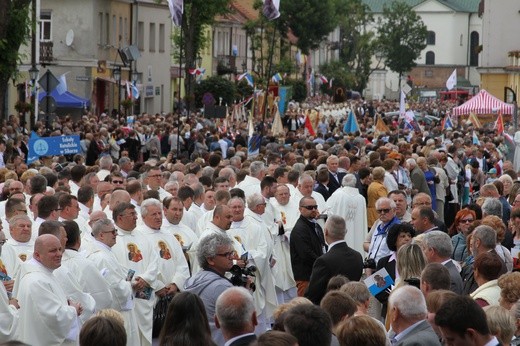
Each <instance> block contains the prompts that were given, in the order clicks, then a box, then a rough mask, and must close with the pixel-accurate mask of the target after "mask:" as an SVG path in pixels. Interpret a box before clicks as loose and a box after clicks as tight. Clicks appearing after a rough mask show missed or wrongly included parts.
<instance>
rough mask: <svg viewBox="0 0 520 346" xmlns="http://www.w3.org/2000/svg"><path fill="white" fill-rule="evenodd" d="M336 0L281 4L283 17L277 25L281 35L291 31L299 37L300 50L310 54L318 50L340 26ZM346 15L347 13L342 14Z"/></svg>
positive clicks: (298, 1) (302, 0)
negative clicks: (324, 40)
mask: <svg viewBox="0 0 520 346" xmlns="http://www.w3.org/2000/svg"><path fill="white" fill-rule="evenodd" d="M334 1H335V0H297V1H295V0H293V1H291V0H288V1H281V2H280V13H281V16H280V18H278V19H277V20H276V25H277V26H278V29H279V30H280V32H281V33H283V34H284V36H285V34H287V33H288V32H289V30H291V31H292V33H293V34H294V35H295V36H296V37H298V43H297V44H296V45H297V47H298V48H300V49H301V51H302V53H304V54H308V53H309V51H310V50H312V49H315V48H318V46H319V44H320V43H321V42H322V41H323V39H324V38H325V37H326V36H327V35H328V34H329V33H331V32H332V31H333V30H334V28H335V27H336V26H337V24H338V15H337V12H336V8H335V3H334ZM340 13H345V12H343V11H342V12H340Z"/></svg>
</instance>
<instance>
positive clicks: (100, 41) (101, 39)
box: [98, 12, 105, 45]
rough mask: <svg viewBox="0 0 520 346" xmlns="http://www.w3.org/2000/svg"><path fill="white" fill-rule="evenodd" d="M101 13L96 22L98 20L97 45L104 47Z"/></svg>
mask: <svg viewBox="0 0 520 346" xmlns="http://www.w3.org/2000/svg"><path fill="white" fill-rule="evenodd" d="M103 17H104V15H103V12H99V13H98V20H99V42H98V43H99V44H100V45H104V44H105V33H104V32H103V28H104V26H103Z"/></svg>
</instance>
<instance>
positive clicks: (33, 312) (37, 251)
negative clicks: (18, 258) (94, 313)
mask: <svg viewBox="0 0 520 346" xmlns="http://www.w3.org/2000/svg"><path fill="white" fill-rule="evenodd" d="M61 251H62V248H61V243H60V240H59V239H58V238H56V237H55V236H54V235H52V234H45V235H42V236H40V237H38V238H37V239H36V242H35V244H34V256H33V258H32V259H31V260H29V261H28V262H26V263H24V264H23V266H24V269H23V272H24V274H23V276H22V277H21V283H20V291H19V295H18V299H19V301H20V320H19V327H18V331H17V339H18V340H20V341H22V342H24V343H26V344H29V345H33V346H38V345H41V346H47V345H76V344H77V342H78V336H79V331H80V328H79V320H78V316H80V315H81V313H82V307H81V305H80V304H79V303H77V302H74V301H71V300H70V299H69V300H67V296H66V295H65V292H64V291H63V289H62V288H61V286H60V285H59V284H58V282H57V280H56V277H55V276H54V275H53V271H54V270H55V269H57V268H59V267H60V265H61Z"/></svg>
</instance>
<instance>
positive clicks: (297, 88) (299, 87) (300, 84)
mask: <svg viewBox="0 0 520 346" xmlns="http://www.w3.org/2000/svg"><path fill="white" fill-rule="evenodd" d="M283 84H284V86H290V87H292V99H293V100H294V101H296V102H303V101H305V99H306V98H307V86H306V85H305V82H304V81H303V80H301V79H287V80H284V83H283Z"/></svg>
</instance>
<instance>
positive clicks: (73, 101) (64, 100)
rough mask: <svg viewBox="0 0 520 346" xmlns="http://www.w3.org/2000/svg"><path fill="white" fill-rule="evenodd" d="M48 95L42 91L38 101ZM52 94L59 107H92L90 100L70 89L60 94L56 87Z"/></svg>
mask: <svg viewBox="0 0 520 346" xmlns="http://www.w3.org/2000/svg"><path fill="white" fill-rule="evenodd" d="M45 96H47V93H46V92H42V93H40V94H39V95H38V102H41V101H42V99H43V98H44V97H45ZM50 96H52V97H53V98H54V100H55V101H56V107H57V108H79V109H83V108H87V107H90V100H88V99H84V98H82V97H79V96H77V95H74V94H73V93H71V92H69V91H65V92H64V93H63V94H61V95H60V94H59V93H58V90H57V89H54V90H53V91H52V92H51V93H50Z"/></svg>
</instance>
